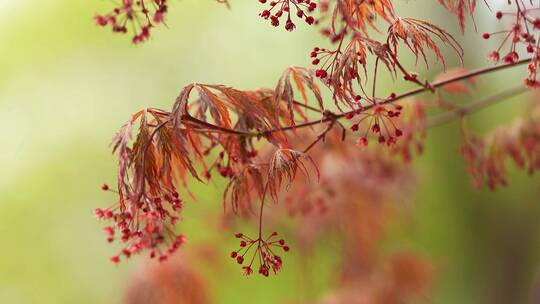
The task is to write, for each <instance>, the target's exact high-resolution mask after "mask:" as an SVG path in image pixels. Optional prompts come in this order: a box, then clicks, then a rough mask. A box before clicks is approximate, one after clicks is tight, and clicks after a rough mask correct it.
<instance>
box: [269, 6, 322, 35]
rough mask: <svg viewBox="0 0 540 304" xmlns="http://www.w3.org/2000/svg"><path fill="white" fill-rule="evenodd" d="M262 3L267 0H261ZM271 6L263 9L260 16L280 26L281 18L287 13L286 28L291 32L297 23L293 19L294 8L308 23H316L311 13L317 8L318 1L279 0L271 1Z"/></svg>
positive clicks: (298, 15) (297, 14)
mask: <svg viewBox="0 0 540 304" xmlns="http://www.w3.org/2000/svg"><path fill="white" fill-rule="evenodd" d="M259 2H260V3H263V4H265V3H267V2H268V1H267V0H259ZM269 5H270V7H269V8H268V9H265V10H264V11H262V12H261V13H260V14H259V16H261V17H262V18H264V19H267V20H268V19H270V23H271V24H272V25H273V26H275V27H277V26H279V20H280V19H281V17H282V16H283V15H284V14H285V15H287V20H286V21H285V29H286V30H287V31H289V32H291V31H294V29H295V28H296V25H295V24H294V22H293V21H292V18H291V13H292V10H293V8H294V10H295V11H296V16H297V17H298V18H301V19H304V20H305V21H306V23H307V24H309V25H312V24H313V23H315V18H313V16H311V15H310V14H311V13H312V12H313V11H314V10H315V9H316V8H317V3H315V1H312V0H278V1H270V3H269Z"/></svg>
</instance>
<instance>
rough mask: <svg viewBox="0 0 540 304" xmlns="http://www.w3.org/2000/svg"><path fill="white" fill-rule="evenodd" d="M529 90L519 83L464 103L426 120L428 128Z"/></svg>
mask: <svg viewBox="0 0 540 304" xmlns="http://www.w3.org/2000/svg"><path fill="white" fill-rule="evenodd" d="M527 91H528V89H527V88H526V87H525V86H523V85H519V86H516V87H513V88H510V89H507V90H504V91H502V92H499V93H496V94H493V95H490V96H487V97H484V98H482V99H479V100H477V101H473V102H470V103H468V104H466V105H464V106H463V107H459V108H455V109H453V110H450V111H448V112H445V113H443V114H439V115H436V116H433V117H430V118H429V119H427V120H426V128H430V127H436V126H439V125H443V124H445V123H448V122H451V121H452V120H454V119H456V118H459V117H462V116H465V115H468V114H471V113H474V112H476V111H479V110H482V109H484V108H486V107H489V106H491V105H494V104H496V103H498V102H501V101H503V100H506V99H508V98H510V97H514V96H517V95H520V94H522V93H525V92H527Z"/></svg>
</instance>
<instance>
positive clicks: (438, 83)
mask: <svg viewBox="0 0 540 304" xmlns="http://www.w3.org/2000/svg"><path fill="white" fill-rule="evenodd" d="M530 61H531V58H525V59H521V60H519V61H517V62H516V63H511V64H502V65H497V66H493V67H487V68H480V69H477V70H473V71H470V72H469V73H466V74H462V75H458V76H454V77H451V78H448V79H445V80H440V81H436V82H433V83H431V86H430V87H426V86H422V87H418V88H416V89H412V90H410V91H407V92H404V93H401V94H399V95H396V96H395V97H393V98H388V99H385V100H384V101H382V102H380V103H377V104H369V105H367V106H365V107H363V108H362V112H365V111H366V110H369V109H371V108H373V107H374V106H377V105H387V104H391V103H394V102H396V101H398V100H401V99H404V98H407V97H410V96H414V95H417V94H420V93H423V92H426V91H430V90H431V88H433V89H435V88H439V87H442V86H445V85H447V84H450V83H454V82H458V81H461V80H464V79H468V78H472V77H475V76H479V75H484V74H489V73H492V72H496V71H499V70H504V69H507V68H511V67H515V66H519V65H522V64H526V63H528V62H530ZM355 113H356V110H351V111H348V112H344V113H341V114H336V115H335V117H323V118H321V119H319V120H313V121H308V122H305V123H302V124H297V125H295V126H287V127H282V128H277V129H272V130H268V131H265V132H263V133H261V134H259V136H262V135H264V134H269V133H275V132H283V131H290V130H293V129H300V128H305V127H310V126H313V125H317V124H320V123H325V122H329V121H331V120H333V119H336V120H338V119H341V118H343V117H345V116H347V115H351V114H355Z"/></svg>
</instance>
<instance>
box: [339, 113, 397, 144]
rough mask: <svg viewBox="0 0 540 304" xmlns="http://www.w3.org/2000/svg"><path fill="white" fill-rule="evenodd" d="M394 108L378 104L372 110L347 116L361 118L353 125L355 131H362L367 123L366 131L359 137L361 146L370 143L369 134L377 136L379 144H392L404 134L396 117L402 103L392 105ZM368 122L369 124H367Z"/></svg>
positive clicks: (352, 128)
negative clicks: (361, 127)
mask: <svg viewBox="0 0 540 304" xmlns="http://www.w3.org/2000/svg"><path fill="white" fill-rule="evenodd" d="M391 107H392V109H388V106H383V105H376V106H373V107H372V109H371V111H361V110H358V111H357V112H356V113H349V114H348V115H347V117H346V118H348V119H351V120H352V119H354V117H355V116H360V117H361V118H360V119H358V120H357V121H355V122H354V124H353V125H352V126H351V130H352V131H353V132H358V131H360V126H363V125H365V127H364V131H363V132H364V133H363V134H362V136H361V137H360V138H359V139H358V143H359V144H360V145H361V146H367V145H368V143H369V140H368V137H369V134H370V133H371V134H373V135H375V136H376V137H377V142H378V143H379V144H386V145H388V146H391V145H393V144H395V143H396V141H397V138H398V137H401V136H402V135H403V131H401V129H399V128H398V127H397V126H396V124H395V122H394V119H395V118H397V117H399V115H400V114H401V110H402V109H403V108H402V106H401V105H391ZM366 122H367V125H366V124H365V123H366Z"/></svg>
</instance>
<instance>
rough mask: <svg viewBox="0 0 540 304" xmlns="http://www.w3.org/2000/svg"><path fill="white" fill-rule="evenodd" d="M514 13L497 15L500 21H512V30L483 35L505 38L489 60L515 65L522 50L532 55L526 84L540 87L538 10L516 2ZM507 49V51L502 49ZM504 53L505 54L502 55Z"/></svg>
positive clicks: (483, 35) (499, 13)
mask: <svg viewBox="0 0 540 304" xmlns="http://www.w3.org/2000/svg"><path fill="white" fill-rule="evenodd" d="M514 10H515V11H513V12H501V11H498V12H496V13H495V17H496V18H497V19H498V20H502V19H505V18H506V17H508V19H510V20H512V22H511V24H510V28H508V29H506V30H502V31H497V32H493V33H483V34H482V38H484V39H490V38H491V37H493V36H504V37H503V38H502V42H501V44H500V45H499V46H498V47H497V49H495V50H494V51H492V52H490V53H489V55H488V59H489V60H491V61H494V62H499V61H500V60H501V59H502V61H503V62H504V63H505V64H514V63H516V62H517V61H518V60H519V53H520V51H521V49H523V51H525V52H526V53H529V54H532V59H531V62H530V63H529V65H528V72H529V76H528V77H527V78H526V79H525V81H524V83H525V85H526V86H528V87H530V88H538V87H540V82H539V81H538V79H537V76H536V73H537V69H538V59H539V56H540V54H539V50H540V48H539V45H538V43H539V35H540V16H539V15H538V9H537V8H526V7H525V6H522V5H520V4H519V3H518V2H516V8H514ZM505 46H508V47H507V50H506V51H504V52H503V51H502V49H503V48H504V47H505ZM501 52H503V54H501Z"/></svg>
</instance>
